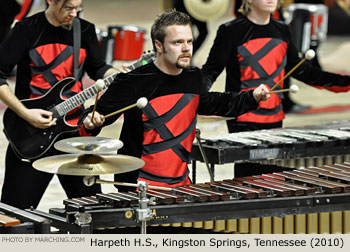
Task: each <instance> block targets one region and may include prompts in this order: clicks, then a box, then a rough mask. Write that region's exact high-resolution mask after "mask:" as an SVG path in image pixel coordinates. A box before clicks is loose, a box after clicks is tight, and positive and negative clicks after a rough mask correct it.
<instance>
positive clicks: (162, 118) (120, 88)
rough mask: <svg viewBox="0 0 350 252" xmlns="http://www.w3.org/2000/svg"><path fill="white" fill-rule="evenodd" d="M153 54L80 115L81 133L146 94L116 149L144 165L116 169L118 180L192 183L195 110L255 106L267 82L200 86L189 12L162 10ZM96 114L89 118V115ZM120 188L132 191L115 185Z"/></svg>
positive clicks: (96, 128)
mask: <svg viewBox="0 0 350 252" xmlns="http://www.w3.org/2000/svg"><path fill="white" fill-rule="evenodd" d="M151 37H152V42H153V47H154V50H155V51H156V52H157V58H156V60H155V61H154V62H151V63H149V64H146V65H144V66H141V67H139V68H136V69H135V70H133V71H131V72H129V73H126V74H119V75H118V76H117V77H116V78H115V80H114V82H113V83H112V84H111V85H110V86H109V88H108V90H107V91H106V92H105V93H104V94H103V95H102V97H101V98H100V99H99V100H98V102H97V105H96V112H95V111H94V112H95V113H91V111H92V109H93V106H91V107H90V109H87V110H86V111H85V113H84V115H83V116H82V117H81V120H80V123H81V124H82V127H81V128H80V132H81V135H97V134H98V133H99V132H100V130H101V126H102V125H104V126H106V125H109V124H111V123H113V122H114V121H115V120H117V119H118V117H119V116H120V114H118V115H115V116H112V117H108V118H106V119H104V118H102V119H101V115H105V116H106V115H108V114H110V113H112V112H114V111H118V110H120V109H122V108H124V107H126V106H129V105H131V104H135V103H136V101H137V100H138V99H139V98H140V97H146V98H147V99H148V101H149V102H148V104H147V105H146V104H145V105H146V106H145V107H144V108H143V109H142V110H141V109H138V108H133V109H130V110H128V111H126V112H125V113H124V123H123V128H122V131H121V136H120V140H121V141H122V142H123V143H124V146H123V148H122V149H121V150H120V151H119V152H118V153H121V154H126V155H131V156H135V157H139V158H141V159H142V160H144V161H145V166H144V167H142V168H141V169H140V170H138V171H134V172H129V173H124V174H117V175H115V180H116V181H121V182H132V183H136V182H137V180H142V181H146V182H148V183H150V185H155V186H165V187H176V186H182V185H187V184H190V183H191V181H190V179H189V170H188V167H187V165H188V162H189V161H190V152H191V149H192V143H193V140H194V137H195V131H196V118H197V112H198V113H200V114H206V115H211V114H216V115H220V116H229V117H231V116H238V115H240V114H243V113H245V112H247V111H249V110H252V109H256V108H257V104H258V102H259V101H261V100H265V99H267V98H268V94H267V93H266V90H267V89H266V87H265V86H264V85H260V86H259V87H257V88H256V89H255V90H254V91H253V90H250V91H248V92H244V93H236V92H226V93H218V92H210V93H208V92H207V91H206V89H205V87H204V86H203V85H202V79H201V74H200V70H199V69H198V68H196V67H191V66H190V63H191V58H192V48H193V44H192V42H193V37H192V30H191V21H190V17H189V16H188V15H186V14H184V13H182V12H178V11H175V10H169V11H166V12H164V13H163V14H162V15H160V16H159V17H158V18H157V19H156V20H155V22H154V24H153V25H152V28H151ZM92 114H93V115H94V118H93V120H92V119H91V116H92ZM119 190H120V191H128V190H135V189H134V188H128V187H119Z"/></svg>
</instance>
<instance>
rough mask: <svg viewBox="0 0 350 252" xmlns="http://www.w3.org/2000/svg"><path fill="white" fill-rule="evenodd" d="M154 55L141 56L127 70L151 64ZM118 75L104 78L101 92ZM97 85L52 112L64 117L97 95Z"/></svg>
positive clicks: (59, 105)
mask: <svg viewBox="0 0 350 252" xmlns="http://www.w3.org/2000/svg"><path fill="white" fill-rule="evenodd" d="M154 57H155V54H154V53H148V54H146V55H143V56H142V57H141V59H139V60H138V61H136V62H134V63H133V64H131V65H129V66H128V68H129V69H130V70H134V69H135V68H138V67H140V66H142V65H144V64H147V63H149V62H152V61H153V60H154ZM117 74H118V73H114V74H112V75H110V76H108V77H107V78H105V79H104V80H103V81H104V86H103V88H102V90H101V91H104V90H105V89H107V88H108V87H109V85H110V84H111V83H112V81H113V80H114V78H115V77H116V76H117ZM97 92H98V90H97V85H96V84H95V85H93V86H91V87H89V88H87V89H85V90H83V91H82V92H80V93H78V94H76V95H74V96H72V97H71V98H69V99H68V100H65V101H63V102H61V103H60V104H58V105H56V106H55V108H54V110H56V111H57V113H58V115H59V116H60V117H62V116H64V115H65V114H67V113H68V112H69V111H72V110H73V109H74V108H76V107H78V106H80V105H81V104H84V103H85V102H86V101H87V100H88V99H90V98H92V97H94V96H95V95H96V94H97Z"/></svg>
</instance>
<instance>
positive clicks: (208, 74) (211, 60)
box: [201, 24, 232, 90]
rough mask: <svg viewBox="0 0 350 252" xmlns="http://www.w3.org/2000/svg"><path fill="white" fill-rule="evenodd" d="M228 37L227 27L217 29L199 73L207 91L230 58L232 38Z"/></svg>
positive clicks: (222, 26)
mask: <svg viewBox="0 0 350 252" xmlns="http://www.w3.org/2000/svg"><path fill="white" fill-rule="evenodd" d="M230 35H231V34H230V32H229V30H228V27H227V26H226V25H225V24H223V25H221V26H220V27H219V29H218V31H217V34H216V38H215V40H214V44H213V46H212V47H211V49H210V52H209V56H208V58H207V61H206V63H205V64H204V65H203V67H202V71H201V74H202V81H203V85H204V86H205V87H206V88H207V90H209V89H210V88H211V87H212V85H213V83H214V82H215V80H216V78H217V77H218V76H219V75H220V74H221V72H222V71H223V70H224V68H225V66H226V65H227V62H228V61H229V59H230V57H231V56H230V55H231V53H230V50H231V48H232V39H231V38H232V36H230Z"/></svg>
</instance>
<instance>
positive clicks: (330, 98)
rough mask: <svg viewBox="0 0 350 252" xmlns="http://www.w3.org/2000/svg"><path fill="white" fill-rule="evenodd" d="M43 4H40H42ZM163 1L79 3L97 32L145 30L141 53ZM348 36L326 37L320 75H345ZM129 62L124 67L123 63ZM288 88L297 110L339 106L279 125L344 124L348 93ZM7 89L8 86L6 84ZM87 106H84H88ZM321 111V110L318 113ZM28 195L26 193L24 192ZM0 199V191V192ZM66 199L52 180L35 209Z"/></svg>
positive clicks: (219, 125) (202, 56)
mask: <svg viewBox="0 0 350 252" xmlns="http://www.w3.org/2000/svg"><path fill="white" fill-rule="evenodd" d="M42 2H43V1H42ZM162 3H163V1H161V0H147V1H144V0H128V1H123V0H99V1H96V0H95V1H94V0H84V12H83V17H84V18H85V19H87V20H89V21H90V22H92V23H94V24H95V25H96V27H97V28H100V29H103V30H106V29H107V27H108V26H109V25H135V26H138V27H142V28H145V29H146V32H147V36H148V39H147V40H146V41H145V43H144V50H151V49H152V43H151V41H150V38H149V31H150V27H151V25H152V23H153V20H154V19H155V18H156V16H157V15H158V14H160V13H161V12H162V10H163V4H162ZM43 9H44V5H43V3H42V4H41V5H40V6H37V7H35V8H34V9H33V10H32V11H31V13H30V15H31V14H33V13H36V12H38V11H42V10H43ZM232 18H233V16H232V6H231V8H230V9H228V10H227V13H226V14H225V15H224V16H223V17H221V18H220V19H217V20H213V21H209V22H208V29H209V35H208V37H207V39H206V41H205V43H204V44H203V46H202V47H201V49H200V50H199V51H198V53H197V54H196V56H195V58H194V59H193V60H194V61H193V64H194V65H196V66H198V67H201V65H202V64H204V63H205V61H206V58H207V55H208V53H209V50H210V47H211V45H212V43H213V40H214V38H215V34H216V30H217V28H218V26H219V25H220V24H222V23H224V22H226V21H229V20H231V19H232ZM349 41H350V37H345V36H343V37H338V36H332V37H330V36H329V37H327V39H326V41H325V42H323V43H322V44H321V45H320V47H319V49H318V54H319V61H320V63H321V65H322V67H323V69H324V70H327V71H332V72H338V73H343V74H350V60H349V59H350V42H349ZM123 63H125V62H121V61H115V62H114V63H113V64H114V65H115V66H121V65H122V64H123ZM129 63H130V62H129ZM224 80H225V73H223V74H221V76H220V77H219V78H218V80H217V81H216V83H215V85H214V86H213V88H212V90H214V91H223V90H224ZM292 82H293V83H296V84H298V85H299V88H300V91H299V92H298V93H296V94H292V99H293V100H295V101H296V102H298V103H300V104H303V105H310V106H312V107H313V108H323V107H329V106H339V107H338V109H337V111H333V112H322V113H313V114H287V116H286V119H285V120H284V127H289V126H303V125H316V124H317V125H318V124H322V123H326V122H331V121H338V120H349V119H350V111H349V109H347V106H348V105H349V94H348V93H332V92H328V91H325V90H318V89H315V88H312V87H310V86H307V85H305V84H303V83H298V82H297V81H295V80H292ZM11 86H13V83H11ZM92 102H93V101H89V103H90V104H91V103H92ZM4 110H5V106H4V105H3V104H1V103H0V121H1V122H0V128H1V129H2V127H3V125H2V115H3V112H4ZM321 111H324V110H322V109H321ZM122 123H123V122H122V119H119V120H118V121H117V122H116V123H115V124H113V125H111V126H108V127H106V128H105V129H104V130H103V131H102V133H101V135H100V136H104V137H110V138H116V139H118V137H119V131H120V128H121V126H122ZM198 127H199V128H200V129H201V132H202V136H207V135H217V134H222V133H225V132H227V130H226V127H225V123H224V122H223V121H213V122H205V123H204V122H203V123H201V122H199V123H198ZM7 144H8V141H7V139H6V138H5V136H4V134H0V189H1V187H2V183H3V179H4V170H5V168H4V167H5V164H4V157H5V152H6V148H7ZM216 167H217V168H216V173H215V178H216V180H221V179H224V178H232V177H233V164H227V165H221V166H216ZM102 178H103V179H112V176H111V175H103V176H102ZM206 181H209V176H208V173H207V171H206V168H205V166H204V165H203V164H199V165H197V182H206ZM24 190H28V188H26V189H24ZM112 191H115V188H114V187H113V186H111V185H103V192H105V193H108V192H112ZM0 194H1V191H0ZM64 199H66V195H65V193H64V192H63V190H62V188H61V186H60V184H59V182H58V180H57V178H56V177H54V179H53V180H52V181H51V183H50V185H49V187H48V188H47V190H46V192H45V194H44V197H43V198H42V200H41V202H40V204H39V207H38V208H39V209H40V210H43V211H48V209H50V208H52V207H62V206H63V204H62V201H63V200H64Z"/></svg>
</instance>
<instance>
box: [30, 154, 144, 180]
mask: <svg viewBox="0 0 350 252" xmlns="http://www.w3.org/2000/svg"><path fill="white" fill-rule="evenodd" d="M144 165H145V162H144V161H143V160H142V159H140V158H136V157H132V156H126V155H103V156H99V155H91V154H88V155H78V154H67V155H57V156H50V157H46V158H41V159H38V160H36V161H35V162H34V163H33V167H34V168H35V169H37V170H39V171H43V172H47V173H54V174H63V175H73V176H94V175H102V174H119V173H124V172H129V171H133V170H137V169H139V168H141V167H143V166H144Z"/></svg>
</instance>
